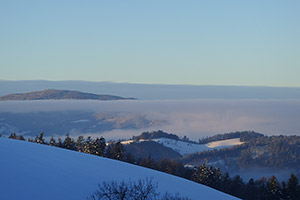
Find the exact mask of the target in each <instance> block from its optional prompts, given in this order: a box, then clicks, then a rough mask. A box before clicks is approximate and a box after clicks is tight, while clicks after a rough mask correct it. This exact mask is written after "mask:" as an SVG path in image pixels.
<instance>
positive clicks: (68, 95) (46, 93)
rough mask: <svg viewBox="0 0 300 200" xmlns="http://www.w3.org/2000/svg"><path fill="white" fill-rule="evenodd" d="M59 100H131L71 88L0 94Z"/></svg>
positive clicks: (11, 96)
mask: <svg viewBox="0 0 300 200" xmlns="http://www.w3.org/2000/svg"><path fill="white" fill-rule="evenodd" d="M51 99H55V100H59V99H81V100H102V101H105V100H133V99H134V98H124V97H120V96H113V95H106V94H105V95H104V94H92V93H84V92H79V91H71V90H55V89H46V90H42V91H35V92H29V93H18V94H9V95H5V96H1V97H0V100H2V101H4V100H51Z"/></svg>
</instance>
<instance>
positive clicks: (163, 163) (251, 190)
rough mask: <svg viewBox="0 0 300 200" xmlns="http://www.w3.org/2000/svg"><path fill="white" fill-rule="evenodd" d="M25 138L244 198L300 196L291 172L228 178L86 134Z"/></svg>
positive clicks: (291, 199) (214, 170) (288, 199)
mask: <svg viewBox="0 0 300 200" xmlns="http://www.w3.org/2000/svg"><path fill="white" fill-rule="evenodd" d="M9 138H12V139H18V140H25V139H24V137H22V136H18V135H16V134H14V133H12V134H11V135H10V136H9ZM28 141H30V142H35V143H39V144H45V145H50V146H55V147H60V148H65V149H69V150H74V151H79V152H83V153H88V154H93V155H97V156H103V157H108V158H112V159H116V160H121V161H125V162H129V163H132V164H136V165H139V166H143V167H147V168H151V169H155V170H159V171H162V172H165V173H169V174H172V175H176V176H180V177H183V178H186V179H189V180H192V181H195V182H197V183H201V184H203V185H207V186H209V187H212V188H214V189H217V190H219V191H222V192H225V193H227V194H231V195H233V196H236V197H239V198H241V199H245V200H254V199H255V200H256V199H261V200H269V199H270V200H271V199H272V200H276V199H278V200H280V199H282V200H294V199H299V197H300V186H299V182H298V178H297V177H296V176H295V175H294V174H291V176H290V178H289V180H288V182H281V183H280V182H278V180H277V178H276V177H275V176H272V177H271V178H270V179H268V180H267V179H266V178H262V179H260V180H256V181H255V180H253V179H250V180H249V181H248V182H244V181H243V179H242V178H241V177H240V176H235V177H233V178H231V177H230V176H229V174H228V173H227V172H226V173H223V172H222V171H221V170H220V169H219V168H214V167H212V166H207V165H206V164H202V165H200V166H197V167H192V168H191V167H185V166H184V165H183V163H182V162H179V161H176V160H171V159H162V160H159V161H154V160H153V159H152V158H151V156H149V157H148V158H144V159H136V158H135V157H133V156H132V155H130V154H126V152H125V149H124V147H123V145H122V144H121V143H120V142H111V143H109V144H107V143H106V141H105V139H104V138H103V137H101V138H96V139H92V138H91V137H87V138H86V139H84V137H83V136H78V138H77V139H76V140H74V139H73V138H71V137H70V136H69V135H68V134H67V135H66V138H65V139H64V140H63V141H62V139H60V138H58V139H57V140H56V139H54V138H53V137H51V139H50V141H49V142H46V141H45V139H44V138H43V133H41V134H40V135H39V136H37V137H36V138H34V139H28Z"/></svg>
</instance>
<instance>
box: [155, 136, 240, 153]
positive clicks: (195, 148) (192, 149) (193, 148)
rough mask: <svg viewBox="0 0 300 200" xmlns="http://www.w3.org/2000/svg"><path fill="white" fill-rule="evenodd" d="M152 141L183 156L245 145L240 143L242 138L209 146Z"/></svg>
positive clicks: (212, 143)
mask: <svg viewBox="0 0 300 200" xmlns="http://www.w3.org/2000/svg"><path fill="white" fill-rule="evenodd" d="M152 140H153V141H155V142H158V143H161V144H163V145H164V146H166V147H169V148H172V149H174V150H175V151H177V152H178V153H180V154H181V155H186V154H191V153H197V152H202V151H207V150H212V149H222V148H228V147H232V146H235V145H240V144H243V142H241V141H240V138H234V139H228V140H220V141H215V142H210V143H207V144H195V143H190V142H184V141H181V140H173V139H167V138H159V139H152Z"/></svg>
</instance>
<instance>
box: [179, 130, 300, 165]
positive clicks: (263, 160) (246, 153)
mask: <svg viewBox="0 0 300 200" xmlns="http://www.w3.org/2000/svg"><path fill="white" fill-rule="evenodd" d="M183 162H184V163H185V164H192V165H195V164H199V163H207V164H212V163H214V164H216V163H217V165H220V166H221V165H224V166H226V168H230V169H242V168H244V169H247V168H258V167H266V168H270V169H299V168H300V137H299V136H282V135H281V136H269V137H267V136H263V137H254V138H252V139H249V140H247V141H245V142H244V143H243V144H242V145H239V146H234V147H231V148H226V149H219V150H216V149H215V150H212V151H205V152H199V153H195V154H190V155H187V156H186V157H185V158H184V159H183ZM221 163H222V164H221Z"/></svg>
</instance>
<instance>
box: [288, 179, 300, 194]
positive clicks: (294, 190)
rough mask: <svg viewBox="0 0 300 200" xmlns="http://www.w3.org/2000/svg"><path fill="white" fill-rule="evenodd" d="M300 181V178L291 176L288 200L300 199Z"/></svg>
mask: <svg viewBox="0 0 300 200" xmlns="http://www.w3.org/2000/svg"><path fill="white" fill-rule="evenodd" d="M298 184H299V181H298V178H297V177H296V176H295V175H294V174H291V176H290V178H289V180H288V184H287V199H288V200H296V199H299V197H300V189H299V185H298Z"/></svg>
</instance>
